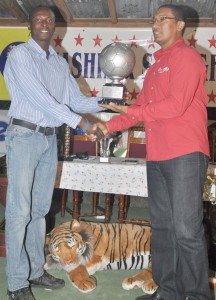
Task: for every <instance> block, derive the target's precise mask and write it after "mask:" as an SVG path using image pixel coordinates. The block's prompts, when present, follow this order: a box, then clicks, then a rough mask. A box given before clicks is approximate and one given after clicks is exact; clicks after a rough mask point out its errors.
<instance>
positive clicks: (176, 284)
mask: <svg viewBox="0 0 216 300" xmlns="http://www.w3.org/2000/svg"><path fill="white" fill-rule="evenodd" d="M207 166H208V158H207V157H206V156H205V155H204V154H202V153H199V152H194V153H191V154H188V155H183V156H181V157H177V158H174V159H170V160H166V161H149V162H147V176H148V191H149V205H150V215H151V222H152V240H151V253H152V268H153V277H154V280H155V282H156V283H157V284H158V285H159V288H158V290H157V291H158V293H159V294H160V295H161V296H162V297H163V298H164V299H166V300H183V299H186V298H187V297H188V299H196V300H197V299H200V300H204V299H211V297H210V290H209V283H208V258H207V246H206V241H205V236H204V228H203V224H202V221H203V204H202V190H203V185H204V181H205V179H206V170H207Z"/></svg>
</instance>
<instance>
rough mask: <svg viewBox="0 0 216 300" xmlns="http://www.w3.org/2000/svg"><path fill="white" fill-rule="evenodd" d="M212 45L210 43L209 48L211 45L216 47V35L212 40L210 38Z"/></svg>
mask: <svg viewBox="0 0 216 300" xmlns="http://www.w3.org/2000/svg"><path fill="white" fill-rule="evenodd" d="M208 41H209V43H210V45H209V48H211V47H215V48H216V39H215V37H214V35H213V36H212V39H211V40H208Z"/></svg>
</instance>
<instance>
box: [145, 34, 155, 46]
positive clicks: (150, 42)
mask: <svg viewBox="0 0 216 300" xmlns="http://www.w3.org/2000/svg"><path fill="white" fill-rule="evenodd" d="M147 44H148V48H150V47H153V48H155V45H154V39H153V36H151V39H150V40H147Z"/></svg>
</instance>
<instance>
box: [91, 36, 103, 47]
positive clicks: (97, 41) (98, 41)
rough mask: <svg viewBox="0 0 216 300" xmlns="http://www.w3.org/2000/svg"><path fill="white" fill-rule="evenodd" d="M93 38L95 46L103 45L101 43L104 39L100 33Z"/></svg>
mask: <svg viewBox="0 0 216 300" xmlns="http://www.w3.org/2000/svg"><path fill="white" fill-rule="evenodd" d="M93 40H94V41H95V44H94V47H95V46H101V44H100V43H101V41H102V39H100V38H99V36H98V34H97V36H96V38H95V39H93Z"/></svg>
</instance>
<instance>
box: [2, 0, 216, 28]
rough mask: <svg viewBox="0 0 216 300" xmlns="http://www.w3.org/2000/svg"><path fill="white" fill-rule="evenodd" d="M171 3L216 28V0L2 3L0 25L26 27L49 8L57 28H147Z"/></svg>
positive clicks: (32, 0)
mask: <svg viewBox="0 0 216 300" xmlns="http://www.w3.org/2000/svg"><path fill="white" fill-rule="evenodd" d="M170 3H172V4H180V5H187V6H188V7H189V8H191V12H190V13H191V14H190V24H192V25H193V24H194V22H196V23H197V15H196V13H198V16H199V26H206V27H209V26H216V0H0V26H25V25H26V24H27V22H28V15H29V12H30V11H31V10H32V8H34V7H35V6H38V5H47V6H50V7H51V8H52V9H53V10H54V12H55V14H56V21H57V26H70V27H143V26H144V27H147V26H149V22H150V21H151V19H152V16H153V14H154V12H155V10H156V9H157V8H158V7H159V6H160V5H163V4H170ZM194 10H195V11H196V12H195V13H194Z"/></svg>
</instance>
